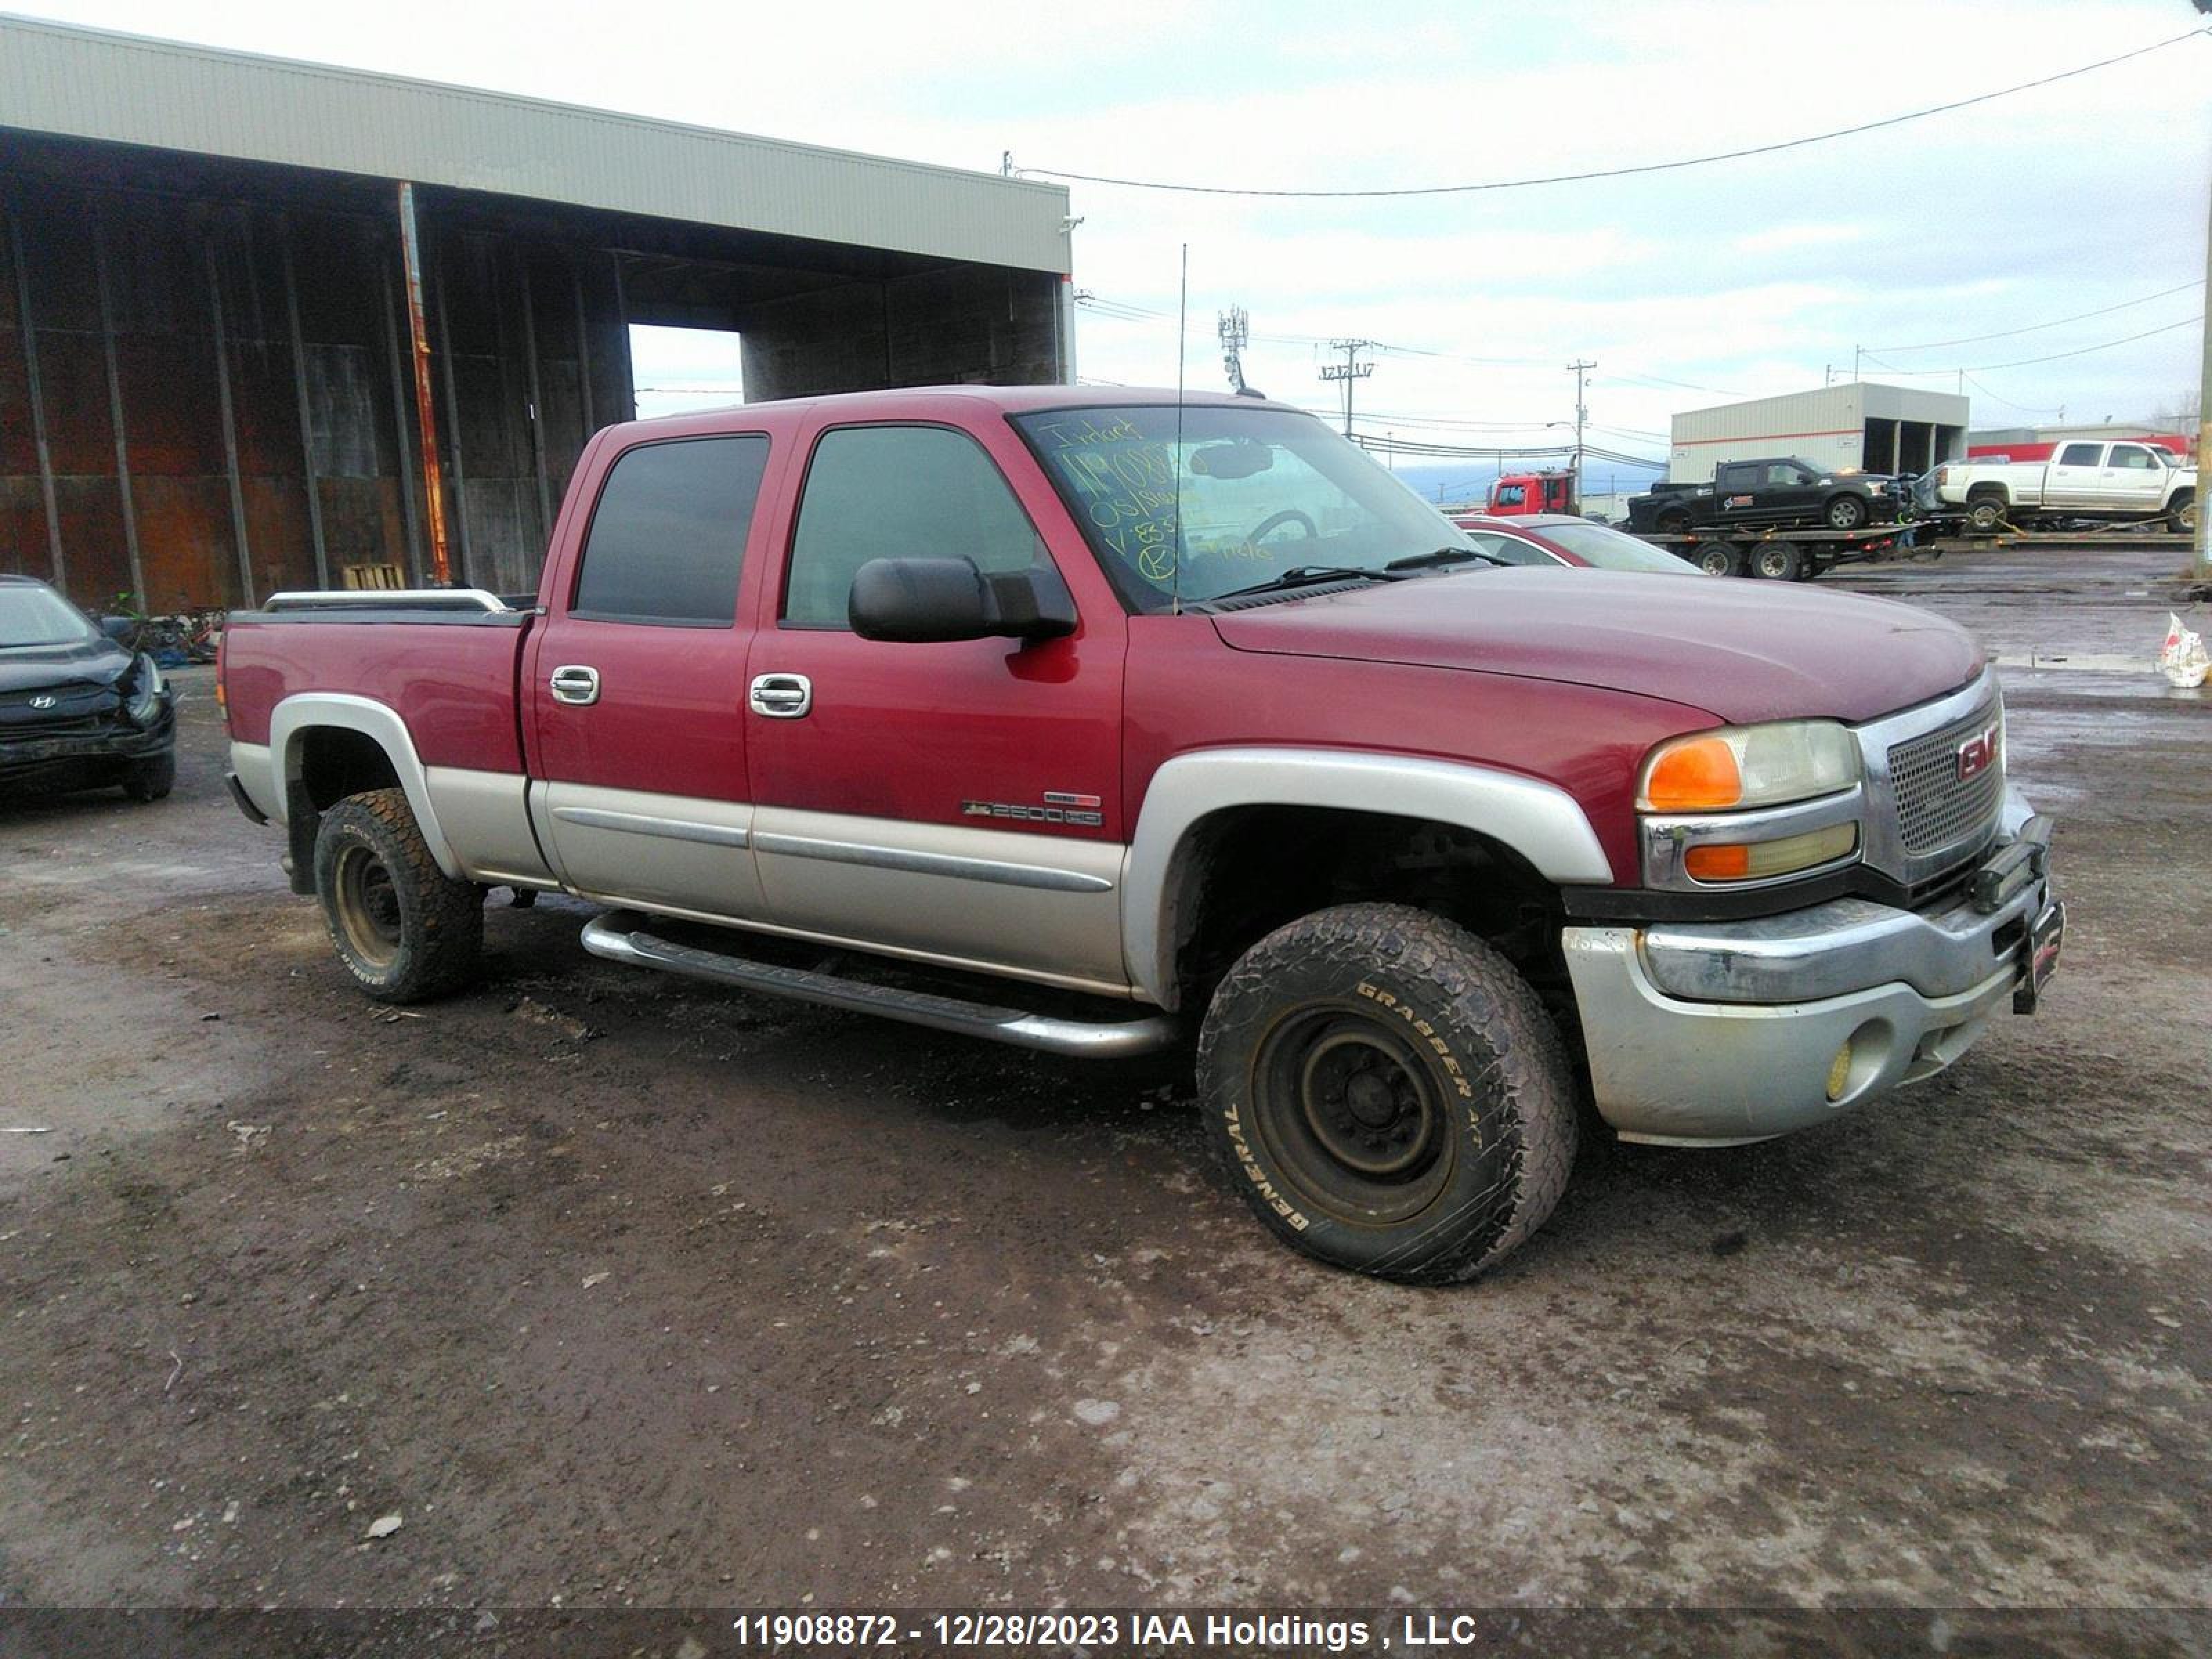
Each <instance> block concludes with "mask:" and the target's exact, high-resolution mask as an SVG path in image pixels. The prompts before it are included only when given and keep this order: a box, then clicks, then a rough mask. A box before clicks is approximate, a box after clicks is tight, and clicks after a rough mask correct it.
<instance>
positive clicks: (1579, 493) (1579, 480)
mask: <svg viewBox="0 0 2212 1659" xmlns="http://www.w3.org/2000/svg"><path fill="white" fill-rule="evenodd" d="M1596 367H1597V365H1596V364H1595V363H1586V362H1583V361H1582V360H1581V359H1580V358H1579V357H1578V358H1577V359H1576V360H1575V361H1574V362H1571V363H1569V364H1568V365H1567V373H1568V374H1571V375H1573V376H1574V377H1575V501H1576V502H1577V505H1579V504H1580V503H1581V501H1582V498H1583V421H1585V420H1586V419H1588V418H1589V410H1588V409H1586V408H1584V407H1583V380H1584V379H1585V378H1586V377H1587V376H1588V375H1589V372H1590V370H1592V369H1594V368H1596Z"/></svg>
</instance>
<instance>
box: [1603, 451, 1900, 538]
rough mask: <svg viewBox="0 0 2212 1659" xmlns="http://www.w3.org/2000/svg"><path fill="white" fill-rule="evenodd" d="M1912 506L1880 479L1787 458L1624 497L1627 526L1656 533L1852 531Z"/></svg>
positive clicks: (1737, 465)
mask: <svg viewBox="0 0 2212 1659" xmlns="http://www.w3.org/2000/svg"><path fill="white" fill-rule="evenodd" d="M1910 509H1911V496H1910V495H1908V494H1907V493H1906V492H1905V489H1904V488H1903V487H1902V486H1901V485H1900V484H1899V483H1898V481H1897V480H1896V479H1894V478H1892V477H1887V476H1885V475H1884V474H1881V473H1878V472H1823V471H1820V468H1818V467H1816V466H1814V465H1813V464H1812V463H1811V462H1810V461H1801V460H1798V459H1796V458H1795V457H1793V456H1786V455H1785V456H1779V457H1774V458H1771V459H1759V460H1753V461H1723V462H1722V463H1721V464H1720V465H1719V466H1717V468H1715V469H1714V471H1713V481H1712V483H1709V484H1669V483H1658V484H1654V485H1653V486H1652V487H1651V492H1650V494H1649V495H1635V496H1632V497H1630V499H1629V502H1628V527H1629V528H1630V529H1631V530H1634V531H1642V532H1656V533H1657V534H1660V535H1675V534H1679V533H1680V532H1683V531H1686V530H1704V529H1710V528H1713V527H1716V526H1731V525H1758V526H1767V527H1771V526H1823V527H1825V528H1826V529H1829V530H1857V529H1859V528H1861V527H1862V526H1866V525H1870V524H1894V523H1896V522H1897V520H1899V518H1901V517H1903V516H1905V514H1906V513H1909V511H1910Z"/></svg>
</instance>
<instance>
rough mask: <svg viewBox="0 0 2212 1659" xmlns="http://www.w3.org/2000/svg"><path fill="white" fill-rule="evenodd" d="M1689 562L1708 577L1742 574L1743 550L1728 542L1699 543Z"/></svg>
mask: <svg viewBox="0 0 2212 1659" xmlns="http://www.w3.org/2000/svg"><path fill="white" fill-rule="evenodd" d="M1690 562H1691V563H1692V564H1694V565H1696V566H1697V567H1698V568H1699V571H1701V572H1702V573H1704V574H1705V575H1708V576H1741V574H1743V550H1742V549H1741V548H1740V547H1737V546H1735V544H1733V543H1730V542H1699V544H1698V545H1697V547H1696V548H1695V549H1694V550H1692V555H1691V559H1690Z"/></svg>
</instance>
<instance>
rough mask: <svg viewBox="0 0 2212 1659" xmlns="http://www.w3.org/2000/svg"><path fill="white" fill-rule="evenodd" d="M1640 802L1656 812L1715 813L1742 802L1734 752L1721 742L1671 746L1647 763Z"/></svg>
mask: <svg viewBox="0 0 2212 1659" xmlns="http://www.w3.org/2000/svg"><path fill="white" fill-rule="evenodd" d="M1644 799H1645V800H1646V801H1647V802H1649V803H1650V807H1651V810H1652V811H1656V812H1717V811H1724V810H1726V809H1727V808H1729V807H1731V806H1733V805H1735V804H1736V803H1737V802H1738V801H1739V800H1741V799H1743V774H1742V773H1741V771H1740V770H1739V769H1737V766H1736V762H1735V750H1733V749H1731V748H1730V747H1729V744H1728V742H1727V740H1726V739H1725V738H1692V739H1691V740H1690V741H1689V742H1687V743H1678V744H1674V746H1673V747H1671V748H1669V749H1668V750H1665V751H1664V752H1663V753H1662V754H1661V755H1660V756H1659V757H1658V758H1657V759H1656V760H1654V761H1653V762H1652V763H1651V769H1650V772H1649V773H1647V774H1646V775H1645V776H1644ZM1715 850H1718V849H1715ZM1697 873H1698V872H1696V871H1694V870H1692V872H1691V874H1692V875H1695V874H1697ZM1739 873H1741V872H1739Z"/></svg>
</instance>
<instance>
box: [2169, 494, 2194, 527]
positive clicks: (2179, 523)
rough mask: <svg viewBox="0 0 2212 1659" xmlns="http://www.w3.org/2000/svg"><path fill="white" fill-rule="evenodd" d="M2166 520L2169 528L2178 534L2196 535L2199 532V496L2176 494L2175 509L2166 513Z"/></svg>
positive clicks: (2174, 499)
mask: <svg viewBox="0 0 2212 1659" xmlns="http://www.w3.org/2000/svg"><path fill="white" fill-rule="evenodd" d="M2166 526H2167V528H2169V529H2171V530H2172V532H2173V533H2174V534H2175V535H2177V536H2193V535H2195V534H2196V533H2197V497H2196V496H2194V495H2176V496H2175V497H2174V498H2173V510H2172V512H2170V513H2167V514H2166Z"/></svg>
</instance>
